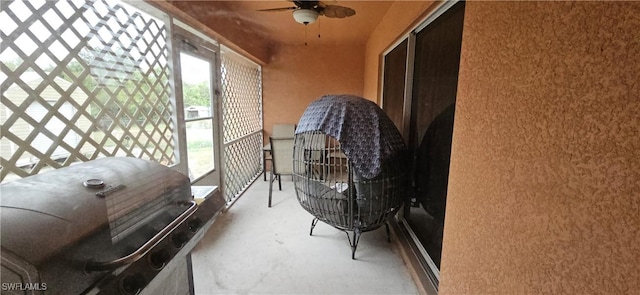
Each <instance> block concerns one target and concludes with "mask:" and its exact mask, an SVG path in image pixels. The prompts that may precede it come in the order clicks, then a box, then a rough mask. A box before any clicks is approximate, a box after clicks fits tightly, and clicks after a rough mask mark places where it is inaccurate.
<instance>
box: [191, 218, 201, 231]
mask: <svg viewBox="0 0 640 295" xmlns="http://www.w3.org/2000/svg"><path fill="white" fill-rule="evenodd" d="M187 225H188V226H189V230H190V231H191V232H192V233H195V232H197V231H198V230H199V229H200V227H201V226H202V221H201V220H200V218H194V219H192V220H190V221H189V223H187Z"/></svg>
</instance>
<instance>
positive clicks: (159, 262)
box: [149, 250, 171, 270]
mask: <svg viewBox="0 0 640 295" xmlns="http://www.w3.org/2000/svg"><path fill="white" fill-rule="evenodd" d="M169 260H171V255H170V254H169V251H167V250H160V251H156V252H153V253H151V255H149V265H150V266H151V267H152V268H153V269H157V270H159V269H162V268H163V267H164V266H165V265H167V262H169Z"/></svg>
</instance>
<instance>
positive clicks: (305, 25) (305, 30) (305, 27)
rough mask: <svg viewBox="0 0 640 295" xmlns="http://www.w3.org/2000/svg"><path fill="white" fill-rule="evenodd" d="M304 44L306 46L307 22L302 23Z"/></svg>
mask: <svg viewBox="0 0 640 295" xmlns="http://www.w3.org/2000/svg"><path fill="white" fill-rule="evenodd" d="M304 46H307V24H304Z"/></svg>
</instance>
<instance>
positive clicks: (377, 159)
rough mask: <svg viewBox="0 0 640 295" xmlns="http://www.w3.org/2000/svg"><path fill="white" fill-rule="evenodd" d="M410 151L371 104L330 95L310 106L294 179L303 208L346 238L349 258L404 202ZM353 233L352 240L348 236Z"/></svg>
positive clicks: (298, 140) (299, 136)
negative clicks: (368, 233)
mask: <svg viewBox="0 0 640 295" xmlns="http://www.w3.org/2000/svg"><path fill="white" fill-rule="evenodd" d="M406 155H407V148H406V145H405V144H404V141H403V139H402V137H401V135H400V133H399V132H398V129H397V128H396V127H395V125H393V123H392V122H391V120H390V119H389V118H388V117H387V116H386V115H385V114H384V112H383V111H382V110H381V109H380V108H379V107H378V106H377V105H376V104H375V103H373V102H371V101H368V100H366V99H364V98H360V97H357V96H350V95H331V96H323V97H322V98H320V99H318V100H316V101H314V102H313V103H311V104H310V105H309V106H308V107H307V109H306V110H305V112H304V114H303V115H302V118H301V119H300V122H299V124H298V127H297V129H296V134H295V139H294V151H293V176H294V177H293V178H294V185H295V190H296V196H297V198H298V201H299V203H300V205H302V207H303V208H304V209H306V210H307V211H308V212H309V213H311V214H312V215H313V216H314V219H313V221H312V222H311V230H310V234H311V235H313V229H314V227H315V226H316V224H317V223H318V221H322V222H324V223H327V224H329V225H331V226H333V227H335V228H337V229H339V230H342V231H344V232H345V233H346V234H347V238H348V240H349V244H350V245H351V250H352V251H351V258H352V259H355V252H356V249H357V246H358V242H359V240H360V235H361V234H362V233H363V232H367V231H371V230H374V229H377V228H379V227H381V226H382V225H385V228H386V230H387V237H388V238H389V225H388V224H387V222H388V221H389V220H390V219H391V218H393V216H394V215H395V214H396V213H397V212H398V209H399V208H400V206H401V204H402V201H403V200H404V198H405V197H406V193H407V192H408V189H407V184H408V183H407V180H408V171H407V165H406ZM349 232H352V235H351V236H350V235H349Z"/></svg>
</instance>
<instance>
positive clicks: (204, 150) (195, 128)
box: [186, 119, 215, 180]
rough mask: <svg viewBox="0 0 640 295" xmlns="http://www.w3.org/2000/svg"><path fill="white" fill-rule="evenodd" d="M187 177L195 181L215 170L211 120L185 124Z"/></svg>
mask: <svg viewBox="0 0 640 295" xmlns="http://www.w3.org/2000/svg"><path fill="white" fill-rule="evenodd" d="M186 127H187V155H188V160H187V162H188V165H189V177H190V178H191V180H195V179H197V178H199V177H201V176H203V175H205V174H206V173H207V172H209V171H211V170H213V169H214V168H215V165H214V162H213V152H214V151H213V120H211V119H207V120H198V121H191V122H187V123H186Z"/></svg>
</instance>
